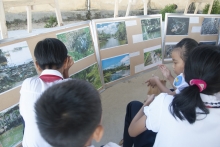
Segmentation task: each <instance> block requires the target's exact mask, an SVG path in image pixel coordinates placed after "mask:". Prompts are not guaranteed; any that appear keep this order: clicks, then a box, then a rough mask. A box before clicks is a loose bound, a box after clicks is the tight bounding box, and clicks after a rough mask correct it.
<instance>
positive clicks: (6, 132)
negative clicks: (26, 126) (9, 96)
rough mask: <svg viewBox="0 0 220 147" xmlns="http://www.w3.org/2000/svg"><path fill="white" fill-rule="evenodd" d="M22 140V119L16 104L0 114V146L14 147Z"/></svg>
mask: <svg viewBox="0 0 220 147" xmlns="http://www.w3.org/2000/svg"><path fill="white" fill-rule="evenodd" d="M22 138H23V125H22V118H21V115H20V112H19V106H18V104H17V105H15V106H12V107H10V108H8V109H6V110H4V111H2V112H0V146H1V147H16V146H17V145H18V144H19V143H20V142H21V141H22Z"/></svg>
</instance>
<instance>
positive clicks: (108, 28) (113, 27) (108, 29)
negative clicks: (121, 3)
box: [97, 22, 120, 34]
mask: <svg viewBox="0 0 220 147" xmlns="http://www.w3.org/2000/svg"><path fill="white" fill-rule="evenodd" d="M119 23H120V22H111V23H103V24H97V30H98V31H99V32H102V31H104V32H105V33H106V34H115V33H116V32H117V30H118V27H117V25H118V24H119Z"/></svg>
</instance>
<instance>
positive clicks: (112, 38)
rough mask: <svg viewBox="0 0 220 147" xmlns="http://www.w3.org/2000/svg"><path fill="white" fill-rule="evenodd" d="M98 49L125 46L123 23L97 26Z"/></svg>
mask: <svg viewBox="0 0 220 147" xmlns="http://www.w3.org/2000/svg"><path fill="white" fill-rule="evenodd" d="M96 27H97V33H98V41H99V48H100V49H106V48H111V47H116V46H120V45H124V44H127V43H128V41H127V32H126V25H125V22H110V23H102V24H97V25H96Z"/></svg>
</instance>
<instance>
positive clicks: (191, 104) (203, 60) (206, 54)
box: [170, 45, 220, 124]
mask: <svg viewBox="0 0 220 147" xmlns="http://www.w3.org/2000/svg"><path fill="white" fill-rule="evenodd" d="M184 74H185V80H186V82H187V83H188V84H189V82H190V80H192V79H201V80H203V81H205V82H206V84H207V87H206V89H205V90H204V91H202V92H201V93H203V94H206V95H213V94H215V93H218V92H219V91H220V76H219V75H220V47H217V46H207V45H206V46H199V47H197V48H196V49H195V50H194V51H192V53H191V54H190V55H189V57H188V59H187V61H186V64H185V68H184ZM196 108H199V109H200V110H202V113H200V114H205V116H206V115H207V114H209V110H208V109H207V108H206V107H205V105H204V103H203V101H202V100H201V97H200V91H199V88H198V87H197V86H196V85H192V86H191V85H189V86H188V87H186V88H184V89H183V90H182V91H181V92H180V94H177V95H175V96H174V99H173V101H172V103H171V105H170V112H171V113H172V115H173V116H174V117H175V118H176V117H178V118H179V119H180V120H185V119H186V120H187V121H188V122H189V123H191V124H192V123H194V122H195V121H196V116H197V114H199V113H198V112H196Z"/></svg>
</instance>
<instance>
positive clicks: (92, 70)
mask: <svg viewBox="0 0 220 147" xmlns="http://www.w3.org/2000/svg"><path fill="white" fill-rule="evenodd" d="M70 78H72V79H81V80H86V81H88V82H90V83H91V84H92V85H93V86H95V88H96V89H99V88H101V87H102V83H101V79H100V74H99V69H98V64H97V63H95V64H93V65H91V66H89V67H87V68H85V69H83V70H81V71H79V72H78V73H75V74H74V75H72V76H70Z"/></svg>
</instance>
